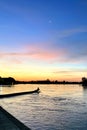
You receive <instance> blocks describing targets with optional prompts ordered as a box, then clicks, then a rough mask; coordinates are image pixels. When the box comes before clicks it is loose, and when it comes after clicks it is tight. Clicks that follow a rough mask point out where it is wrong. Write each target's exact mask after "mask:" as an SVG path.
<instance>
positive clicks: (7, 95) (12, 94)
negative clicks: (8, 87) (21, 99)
mask: <svg viewBox="0 0 87 130" xmlns="http://www.w3.org/2000/svg"><path fill="white" fill-rule="evenodd" d="M39 92H40V89H39V88H37V89H36V90H33V91H28V92H19V93H10V94H2V95H0V98H9V97H14V96H20V95H26V94H33V93H39Z"/></svg>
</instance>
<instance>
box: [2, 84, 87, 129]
mask: <svg viewBox="0 0 87 130" xmlns="http://www.w3.org/2000/svg"><path fill="white" fill-rule="evenodd" d="M37 87H39V88H40V91H41V92H40V93H39V94H30V95H29V94H28V95H23V96H17V97H11V98H4V99H0V105H1V106H2V107H4V108H5V109H6V110H7V111H8V112H10V113H11V114H13V115H14V116H15V117H16V118H17V119H19V120H20V121H21V122H23V123H24V124H25V125H26V126H28V127H29V128H31V129H32V130H87V89H86V88H83V87H82V86H81V85H53V84H51V85H48V84H47V85H35V84H34V85H33V84H32V85H31V84H19V85H13V86H0V94H6V93H13V92H21V91H29V90H30V91H31V90H34V89H36V88H37Z"/></svg>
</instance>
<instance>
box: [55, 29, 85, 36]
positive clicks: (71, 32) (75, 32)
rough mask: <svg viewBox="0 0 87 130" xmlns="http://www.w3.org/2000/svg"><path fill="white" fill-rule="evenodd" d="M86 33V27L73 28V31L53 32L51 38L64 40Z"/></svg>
mask: <svg viewBox="0 0 87 130" xmlns="http://www.w3.org/2000/svg"><path fill="white" fill-rule="evenodd" d="M86 32H87V26H86V27H79V28H73V29H67V30H62V31H59V30H57V31H54V32H53V36H54V37H56V38H64V37H69V36H72V35H76V34H78V33H86Z"/></svg>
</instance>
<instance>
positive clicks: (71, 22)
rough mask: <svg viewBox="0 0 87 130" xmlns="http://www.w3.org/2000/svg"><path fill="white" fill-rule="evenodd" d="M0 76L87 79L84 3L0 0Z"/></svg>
mask: <svg viewBox="0 0 87 130" xmlns="http://www.w3.org/2000/svg"><path fill="white" fill-rule="evenodd" d="M0 56H1V60H0V68H1V70H0V71H1V76H13V77H15V78H16V79H19V80H31V79H34V80H35V79H36V80H38V79H47V78H49V79H51V80H56V79H57V80H74V81H75V80H80V79H81V77H83V76H87V67H86V66H87V1H86V0H62V1H61V0H15V1H14V0H0Z"/></svg>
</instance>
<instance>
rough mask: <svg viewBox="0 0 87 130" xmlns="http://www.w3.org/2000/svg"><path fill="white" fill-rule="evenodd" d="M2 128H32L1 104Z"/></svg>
mask: <svg viewBox="0 0 87 130" xmlns="http://www.w3.org/2000/svg"><path fill="white" fill-rule="evenodd" d="M0 130H31V129H30V128H28V127H27V126H25V125H24V124H23V123H21V122H20V121H19V120H17V119H16V118H15V117H13V116H12V115H11V114H10V113H8V112H7V111H6V110H4V109H3V108H2V107H1V106H0Z"/></svg>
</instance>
